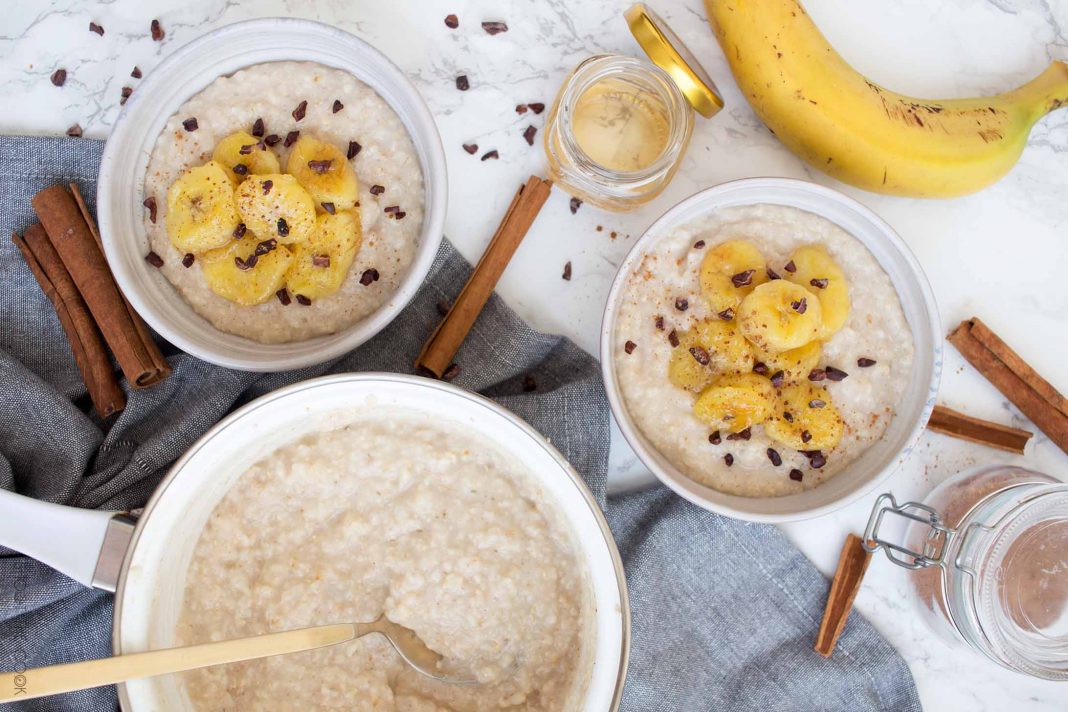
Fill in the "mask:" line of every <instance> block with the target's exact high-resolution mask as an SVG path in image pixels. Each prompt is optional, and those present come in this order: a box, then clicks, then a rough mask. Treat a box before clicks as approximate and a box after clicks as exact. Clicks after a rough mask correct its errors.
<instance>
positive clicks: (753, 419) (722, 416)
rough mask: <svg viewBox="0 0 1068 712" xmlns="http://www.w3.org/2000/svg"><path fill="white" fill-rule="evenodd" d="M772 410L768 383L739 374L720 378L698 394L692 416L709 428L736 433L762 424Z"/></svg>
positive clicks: (772, 398)
mask: <svg viewBox="0 0 1068 712" xmlns="http://www.w3.org/2000/svg"><path fill="white" fill-rule="evenodd" d="M774 408H775V388H774V387H773V386H772V385H771V381H769V380H768V379H767V378H765V377H764V376H759V375H757V374H755V373H738V374H732V375H727V376H722V377H720V378H719V379H717V380H716V381H715V382H714V383H713V384H712V385H711V386H709V387H708V388H706V389H704V390H703V391H701V395H699V396H698V397H697V402H695V403H694V404H693V414H694V415H695V416H697V418H698V419H699V420H700V421H701V422H703V423H705V424H707V425H708V426H709V427H710V428H714V429H716V430H727V431H729V432H732V433H737V432H739V431H741V430H745V429H746V428H749V427H752V426H754V425H757V424H759V423H763V422H764V421H765V420H766V419H767V418H768V416H770V415H771V414H772V411H773V410H774Z"/></svg>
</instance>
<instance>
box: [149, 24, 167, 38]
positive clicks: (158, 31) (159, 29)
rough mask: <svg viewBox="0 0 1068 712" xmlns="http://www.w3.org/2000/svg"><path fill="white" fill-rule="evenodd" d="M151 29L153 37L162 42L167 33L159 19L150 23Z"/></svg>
mask: <svg viewBox="0 0 1068 712" xmlns="http://www.w3.org/2000/svg"><path fill="white" fill-rule="evenodd" d="M149 30H150V31H151V32H152V39H153V40H154V41H156V42H162V41H163V37H164V36H165V35H166V34H167V33H166V32H164V31H163V26H162V25H160V24H159V20H153V21H152V24H151V25H149Z"/></svg>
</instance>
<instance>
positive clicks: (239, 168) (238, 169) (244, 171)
mask: <svg viewBox="0 0 1068 712" xmlns="http://www.w3.org/2000/svg"><path fill="white" fill-rule="evenodd" d="M230 170H232V171H233V172H234V173H236V174H237V175H239V176H246V175H248V166H246V165H245V164H244V163H238V164H237V165H236V166H234V167H233V168H231V169H230Z"/></svg>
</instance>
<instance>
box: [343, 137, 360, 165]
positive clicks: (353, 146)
mask: <svg viewBox="0 0 1068 712" xmlns="http://www.w3.org/2000/svg"><path fill="white" fill-rule="evenodd" d="M362 150H363V146H361V145H360V142H359V141H349V149H348V150H347V151H345V158H347V159H349V160H350V161H351V160H352V159H353V158H356V156H358V155H359V153H360V151H362Z"/></svg>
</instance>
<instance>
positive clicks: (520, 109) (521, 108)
mask: <svg viewBox="0 0 1068 712" xmlns="http://www.w3.org/2000/svg"><path fill="white" fill-rule="evenodd" d="M528 108H529V107H528V106H527V105H526V104H516V105H515V113H517V114H525V113H527V109H528Z"/></svg>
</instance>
